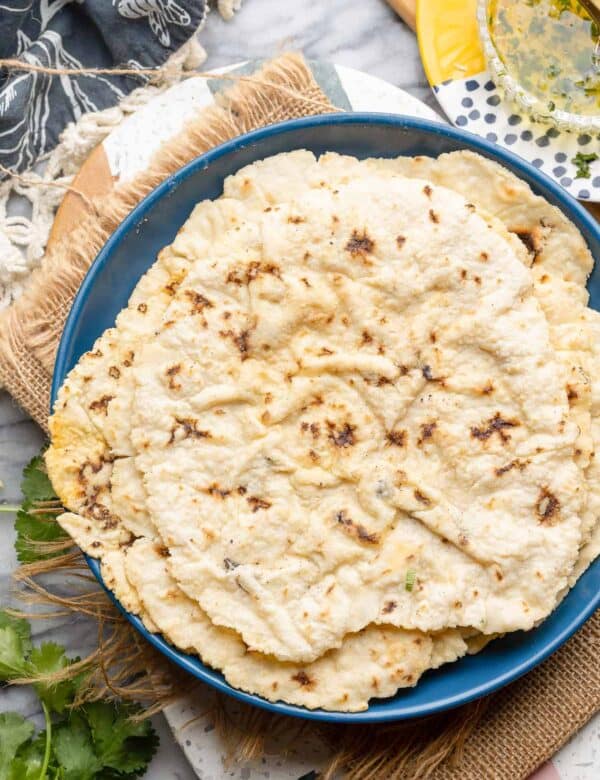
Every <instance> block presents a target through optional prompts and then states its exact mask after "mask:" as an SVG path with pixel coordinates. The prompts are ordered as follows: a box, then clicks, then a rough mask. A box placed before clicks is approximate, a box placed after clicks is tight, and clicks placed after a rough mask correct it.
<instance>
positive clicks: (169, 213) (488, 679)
mask: <svg viewBox="0 0 600 780" xmlns="http://www.w3.org/2000/svg"><path fill="white" fill-rule="evenodd" d="M292 149H310V150H311V151H313V152H314V153H315V154H320V153H322V152H326V151H335V152H340V153H341V154H352V155H355V156H356V157H372V156H379V157H396V156H398V155H416V154H424V155H429V156H434V157H435V156H437V155H439V154H442V153H443V152H452V151H455V150H458V149H470V150H472V151H474V152H478V153H479V154H482V155H484V156H485V157H489V158H491V159H492V160H496V161H498V162H500V163H502V164H503V165H505V166H506V167H507V168H508V169H509V170H511V171H513V172H514V173H515V174H517V176H519V177H520V178H522V179H524V180H525V181H526V182H527V183H528V184H530V185H531V187H532V189H533V190H534V191H535V192H537V193H539V194H540V195H543V196H544V197H545V198H546V199H547V200H549V201H550V202H551V203H553V204H554V205H556V206H558V208H560V209H561V210H562V211H563V212H564V213H565V214H566V215H567V216H568V217H569V218H570V219H571V220H572V221H573V222H574V223H575V224H576V225H577V227H578V228H579V229H580V231H581V232H582V234H583V235H584V237H585V239H586V241H587V242H588V244H589V247H590V250H591V251H592V254H593V255H594V258H595V260H596V261H598V259H599V258H600V229H599V227H598V224H597V223H596V222H595V220H594V219H593V218H592V217H591V216H590V215H589V214H588V213H587V211H585V209H584V208H583V207H582V206H580V205H579V204H578V203H577V202H576V201H575V200H574V199H573V198H571V197H570V196H569V195H567V194H566V193H565V191H564V190H562V189H561V188H560V187H559V186H558V185H557V184H555V183H554V182H553V181H551V180H550V179H549V178H547V177H546V176H545V175H544V174H542V173H540V172H539V171H537V170H536V169H535V168H533V167H532V166H531V165H529V164H528V163H526V162H524V161H523V160H522V159H520V158H519V157H517V156H516V155H513V154H511V153H510V152H508V151H506V150H504V149H502V148H500V147H497V146H494V145H492V144H491V143H488V142H487V141H484V140H482V139H481V138H479V137H477V136H475V135H471V134H470V133H467V132H464V131H460V130H457V129H454V128H449V127H447V126H445V125H441V124H438V123H436V122H429V121H426V120H422V119H413V118H408V117H404V116H396V115H391V114H360V113H355V114H332V115H327V116H319V117H309V118H307V119H298V120H294V121H290V122H283V123H281V124H278V125H273V126H271V127H267V128H265V129H262V130H256V131H254V132H252V133H248V134H247V135H244V136H241V137H240V138H236V139H235V140H233V141H229V142H228V143H225V144H223V145H222V146H219V147H217V148H216V149H213V150H212V151H210V152H208V153H207V154H204V155H202V156H201V157H198V159H196V160H194V161H193V162H191V163H189V164H188V165H186V166H185V168H182V169H181V170H180V171H178V172H177V173H176V174H175V175H173V176H171V177H170V178H169V179H167V180H166V181H165V182H163V183H162V184H161V185H160V186H159V187H157V188H156V189H155V190H154V191H153V192H151V193H150V195H148V197H147V198H145V200H143V201H142V202H141V203H140V204H139V206H137V208H135V209H134V210H133V211H132V212H131V214H130V215H129V216H128V217H127V218H126V219H125V220H124V221H123V223H122V224H121V225H120V226H119V227H118V229H117V230H116V231H115V233H114V234H113V235H112V236H111V237H110V239H109V240H108V241H107V243H106V245H105V246H104V248H103V249H102V251H101V252H100V254H99V255H98V257H97V258H96V261H95V262H94V264H93V265H92V267H91V268H90V270H89V272H88V274H87V276H86V277H85V279H84V281H83V284H82V285H81V289H80V290H79V293H78V294H77V296H76V298H75V300H74V302H73V307H72V309H71V313H70V315H69V317H68V319H67V323H66V325H65V329H64V333H63V337H62V340H61V343H60V347H59V350H58V356H57V360H56V366H55V369H54V379H53V384H52V401H53V402H54V399H55V398H56V394H57V392H58V389H59V387H60V386H61V384H62V382H63V380H64V378H65V376H66V374H67V373H68V371H69V370H70V369H71V368H72V367H73V366H74V365H75V363H76V362H77V360H78V358H79V356H80V355H81V354H82V353H83V352H85V351H86V350H88V349H90V348H91V346H92V344H93V343H94V341H95V339H96V338H97V337H98V336H99V335H100V334H101V333H102V332H103V331H104V330H105V329H106V328H108V327H110V326H112V325H113V324H114V321H115V317H116V315H117V313H118V312H119V311H120V310H121V309H122V308H123V307H124V306H125V305H126V304H127V301H128V298H129V296H130V294H131V291H132V290H133V288H134V286H135V285H136V283H137V281H138V279H139V278H140V276H141V275H142V274H143V273H144V272H145V271H146V270H147V269H148V267H149V266H150V265H151V264H152V263H153V262H154V260H155V259H156V255H157V253H158V252H159V250H160V249H162V248H163V247H164V246H166V245H167V244H170V243H171V242H172V240H173V239H174V238H175V234H176V232H177V230H178V229H179V227H180V226H181V225H182V224H183V223H184V222H185V220H186V219H187V217H188V215H189V214H190V212H191V210H192V208H193V206H194V205H195V204H196V203H197V202H198V201H200V200H203V199H205V198H217V197H218V196H219V195H221V192H222V187H223V180H224V179H225V177H226V176H229V175H230V174H232V173H235V172H236V171H237V170H238V169H239V168H241V167H242V166H244V165H248V164H249V163H252V162H254V161H255V160H260V159H262V158H263V157H267V156H269V155H272V154H277V153H279V152H287V151H290V150H292ZM599 265H600V264H599V263H598V262H596V265H595V268H594V272H593V273H592V275H591V277H590V281H589V285H588V287H589V290H590V293H591V305H592V306H593V307H594V308H595V309H598V308H599V304H600V271H598V267H599ZM87 561H88V564H89V566H90V568H91V570H92V571H93V572H94V574H95V575H96V577H97V578H98V580H99V581H100V583H102V578H101V577H100V571H99V565H98V562H97V561H96V560H94V559H92V558H88V559H87ZM102 584H103V583H102ZM599 604H600V560H599V561H596V563H595V564H593V565H592V566H591V567H590V568H589V569H588V571H587V572H586V573H585V574H584V575H583V577H581V579H580V580H579V582H578V583H577V585H576V586H575V587H574V588H573V589H572V590H571V591H570V593H569V594H568V596H567V597H566V598H565V599H564V601H563V602H562V603H561V604H560V606H559V607H558V609H556V610H555V611H554V612H553V613H552V615H551V616H550V617H549V618H548V619H547V620H545V621H544V623H543V624H542V625H540V626H539V627H538V628H536V629H535V630H533V631H529V632H527V633H524V632H516V633H513V634H510V635H509V636H507V637H506V638H504V639H501V640H497V641H495V642H493V643H492V644H491V645H489V646H488V647H487V648H486V649H485V650H483V652H481V653H479V654H478V655H475V656H470V657H467V658H463V659H462V660H460V661H458V662H457V663H454V664H450V665H448V666H445V667H443V668H442V669H439V670H437V671H434V672H428V673H426V674H425V675H424V677H423V678H422V680H421V681H420V682H419V684H418V685H417V686H416V688H412V689H409V690H404V691H401V692H400V693H398V694H397V695H396V696H394V697H393V698H390V699H385V700H374V701H373V703H372V704H371V706H370V707H369V709H368V710H366V711H365V712H358V713H332V712H325V711H324V710H307V709H303V708H302V707H294V706H291V705H288V704H279V703H278V704H272V703H270V702H267V701H265V700H264V699H261V698H260V697H258V696H251V695H249V694H246V693H243V692H241V691H238V690H236V689H234V688H232V687H231V686H230V685H228V684H227V683H226V682H225V680H224V678H223V676H222V675H221V674H219V673H218V672H215V671H214V670H212V669H210V668H209V667H207V666H204V664H202V663H201V662H200V661H199V660H198V658H196V657H194V656H190V655H186V654H185V653H181V652H179V651H177V650H176V649H175V648H174V647H172V646H171V645H170V644H168V643H167V642H166V641H165V640H164V639H163V638H162V637H161V636H158V635H156V634H150V633H149V632H148V631H147V630H146V629H145V628H144V626H143V624H142V622H141V621H140V620H139V618H137V617H135V616H134V615H131V614H130V613H128V612H127V611H126V610H124V609H123V608H122V607H121V606H120V605H119V604H118V603H117V606H118V607H119V608H120V609H121V611H122V612H123V613H124V614H125V615H126V617H127V619H128V620H129V621H130V622H131V623H132V624H133V625H134V626H135V627H136V628H137V629H138V631H139V632H140V633H141V634H143V635H144V637H145V638H146V639H147V640H148V641H149V642H150V643H151V644H153V645H154V646H155V647H157V648H158V649H159V650H160V651H162V652H163V653H164V654H165V655H166V656H167V657H168V658H169V659H170V660H172V661H174V662H175V663H177V664H179V666H181V667H182V668H184V669H186V670H187V671H189V672H190V673H191V674H193V675H194V676H195V677H199V678H200V679H201V680H204V681H205V682H207V683H210V684H211V685H213V686H214V687H215V688H218V689H219V690H221V691H224V692H226V693H229V694H231V695H232V696H235V697H236V698H238V699H241V700H242V701H245V702H249V703H251V704H255V705H257V706H259V707H263V708H265V709H268V710H273V711H276V712H279V713H283V714H288V715H295V716H298V717H302V718H311V719H314V720H325V721H336V722H342V721H346V722H352V723H367V722H369V723H374V722H380V721H392V720H401V719H404V718H413V717H417V716H423V715H429V714H431V713H434V712H439V711H441V710H445V709H448V708H450V707H455V706H457V705H459V704H464V703H465V702H468V701H471V700H473V699H476V698H478V697H479V696H483V695H484V694H487V693H490V692H492V691H494V690H496V689H497V688H500V687H501V686H503V685H506V684H507V683H509V682H511V680H514V679H515V678H517V677H519V676H520V675H522V674H525V672H527V671H529V670H530V669H532V668H533V667H534V666H536V665H537V664H539V663H540V662H541V661H543V660H544V659H545V658H547V657H548V656H549V655H550V654H551V653H552V652H554V651H555V650H556V649H557V648H558V647H560V645H561V644H562V643H563V642H565V641H566V640H567V639H568V638H569V637H570V636H571V634H573V633H574V632H575V631H576V630H577V629H578V628H579V627H580V626H581V625H582V623H584V622H585V620H587V618H589V617H590V615H591V614H592V613H593V612H594V610H595V609H596V608H597V607H598V605H599Z"/></svg>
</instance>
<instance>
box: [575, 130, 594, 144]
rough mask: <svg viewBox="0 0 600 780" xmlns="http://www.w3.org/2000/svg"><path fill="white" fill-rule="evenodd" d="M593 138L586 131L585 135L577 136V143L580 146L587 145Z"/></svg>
mask: <svg viewBox="0 0 600 780" xmlns="http://www.w3.org/2000/svg"><path fill="white" fill-rule="evenodd" d="M591 140H592V136H591V135H588V134H587V133H584V134H583V135H580V136H579V137H578V138H577V143H578V144H579V146H587V145H588V144H589V142H590V141H591Z"/></svg>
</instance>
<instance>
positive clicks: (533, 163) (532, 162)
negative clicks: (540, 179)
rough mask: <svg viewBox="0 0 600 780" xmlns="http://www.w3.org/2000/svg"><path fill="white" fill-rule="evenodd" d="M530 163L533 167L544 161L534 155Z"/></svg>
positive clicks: (539, 165)
mask: <svg viewBox="0 0 600 780" xmlns="http://www.w3.org/2000/svg"><path fill="white" fill-rule="evenodd" d="M531 164H532V165H533V167H534V168H541V167H542V165H543V164H544V161H543V160H540V158H539V157H536V158H535V160H532V161H531Z"/></svg>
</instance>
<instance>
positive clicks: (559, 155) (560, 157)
mask: <svg viewBox="0 0 600 780" xmlns="http://www.w3.org/2000/svg"><path fill="white" fill-rule="evenodd" d="M554 159H555V160H556V162H558V163H563V162H564V161H565V160H566V159H567V155H566V154H565V153H564V152H557V154H555V155H554Z"/></svg>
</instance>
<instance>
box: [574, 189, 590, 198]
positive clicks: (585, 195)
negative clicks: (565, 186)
mask: <svg viewBox="0 0 600 780" xmlns="http://www.w3.org/2000/svg"><path fill="white" fill-rule="evenodd" d="M577 197H578V198H581V199H582V200H589V197H590V193H589V191H588V190H579V194H578V195H577Z"/></svg>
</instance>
